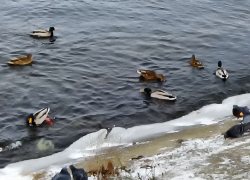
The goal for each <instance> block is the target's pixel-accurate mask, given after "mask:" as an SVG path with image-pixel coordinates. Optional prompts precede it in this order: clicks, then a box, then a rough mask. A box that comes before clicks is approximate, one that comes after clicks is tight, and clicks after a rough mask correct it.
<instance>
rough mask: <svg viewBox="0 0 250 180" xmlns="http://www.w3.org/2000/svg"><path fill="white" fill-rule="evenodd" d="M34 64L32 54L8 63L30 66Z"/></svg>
mask: <svg viewBox="0 0 250 180" xmlns="http://www.w3.org/2000/svg"><path fill="white" fill-rule="evenodd" d="M32 62H33V58H32V55H31V54H28V55H27V57H24V56H22V57H16V58H15V59H12V60H10V61H9V62H8V64H10V65H28V64H30V63H32Z"/></svg>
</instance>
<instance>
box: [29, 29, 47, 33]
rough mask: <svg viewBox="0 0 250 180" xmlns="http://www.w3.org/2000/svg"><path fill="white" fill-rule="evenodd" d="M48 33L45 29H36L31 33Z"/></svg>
mask: <svg viewBox="0 0 250 180" xmlns="http://www.w3.org/2000/svg"><path fill="white" fill-rule="evenodd" d="M48 32H49V31H47V30H46V29H37V30H34V31H32V33H48Z"/></svg>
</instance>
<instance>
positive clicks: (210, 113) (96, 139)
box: [0, 94, 250, 180]
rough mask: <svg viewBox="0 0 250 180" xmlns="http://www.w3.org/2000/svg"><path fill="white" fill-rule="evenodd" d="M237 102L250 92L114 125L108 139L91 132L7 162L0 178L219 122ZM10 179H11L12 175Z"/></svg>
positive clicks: (249, 98)
mask: <svg viewBox="0 0 250 180" xmlns="http://www.w3.org/2000/svg"><path fill="white" fill-rule="evenodd" d="M235 104H237V105H239V106H250V94H243V95H238V96H234V97H230V98H227V99H225V100H224V101H223V102H222V104H210V105H206V106H204V107H202V108H201V109H199V110H197V111H193V112H191V113H189V114H188V115H185V116H183V117H180V118H177V119H174V120H171V121H167V122H164V123H157V124H150V125H142V126H135V127H132V128H128V129H125V128H121V127H115V128H113V129H112V131H111V132H110V134H109V135H108V137H107V138H106V139H105V137H106V134H107V130H106V129H102V130H99V131H97V132H94V133H90V134H88V135H86V136H84V137H82V138H80V139H79V140H77V141H76V142H74V143H73V144H72V145H70V146H69V147H68V148H66V149H65V150H64V151H62V152H59V153H56V154H53V155H50V156H47V157H42V158H39V159H31V160H26V161H21V162H17V163H13V164H9V165H7V166H6V167H5V168H3V169H0V179H1V180H2V179H3V178H2V177H8V175H10V176H12V175H13V172H15V174H17V175H20V174H27V173H32V172H36V171H40V170H43V169H49V168H50V167H52V166H59V167H63V166H64V165H66V164H70V163H73V162H76V161H77V160H79V158H80V159H81V160H83V159H84V157H87V156H92V155H94V154H98V153H100V152H101V151H102V150H103V149H105V148H107V147H112V146H118V145H119V146H120V145H125V146H126V145H131V143H133V142H138V141H142V140H147V139H148V138H150V137H153V136H158V135H163V134H166V133H171V132H176V131H178V130H179V129H180V128H184V127H187V126H192V125H198V124H204V125H210V124H214V123H217V122H218V121H220V120H221V118H225V117H227V116H230V115H232V107H233V105H235ZM197 141H198V140H197ZM31 164H32V166H31ZM24 178H27V177H24ZM8 179H11V177H9V178H8Z"/></svg>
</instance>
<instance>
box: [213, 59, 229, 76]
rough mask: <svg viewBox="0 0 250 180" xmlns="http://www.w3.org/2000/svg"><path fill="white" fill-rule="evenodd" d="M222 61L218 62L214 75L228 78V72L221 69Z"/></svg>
mask: <svg viewBox="0 0 250 180" xmlns="http://www.w3.org/2000/svg"><path fill="white" fill-rule="evenodd" d="M221 66H222V62H221V61H219V62H218V69H217V70H216V72H215V75H216V76H218V77H219V78H221V79H223V80H226V79H227V78H228V72H227V71H226V70H225V69H223V68H222V67H221Z"/></svg>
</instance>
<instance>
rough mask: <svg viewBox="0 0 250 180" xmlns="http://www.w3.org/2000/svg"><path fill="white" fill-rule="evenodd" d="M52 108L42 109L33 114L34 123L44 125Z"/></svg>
mask: <svg viewBox="0 0 250 180" xmlns="http://www.w3.org/2000/svg"><path fill="white" fill-rule="evenodd" d="M49 111H50V108H44V109H41V110H39V111H37V112H35V113H34V114H33V116H34V121H35V123H36V124H37V125H39V124H42V123H43V121H45V119H46V118H47V116H48V114H49Z"/></svg>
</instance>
